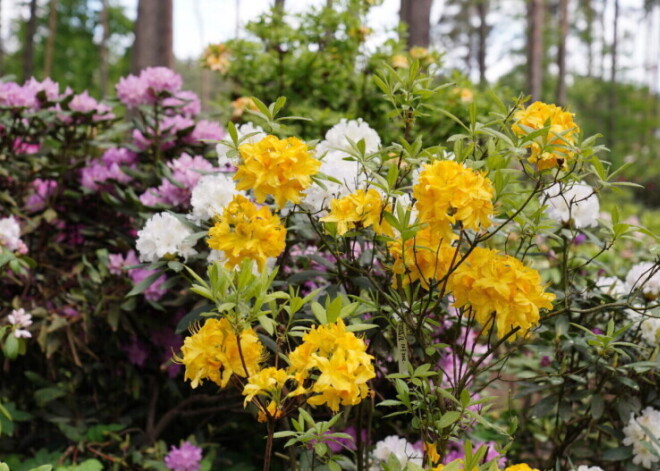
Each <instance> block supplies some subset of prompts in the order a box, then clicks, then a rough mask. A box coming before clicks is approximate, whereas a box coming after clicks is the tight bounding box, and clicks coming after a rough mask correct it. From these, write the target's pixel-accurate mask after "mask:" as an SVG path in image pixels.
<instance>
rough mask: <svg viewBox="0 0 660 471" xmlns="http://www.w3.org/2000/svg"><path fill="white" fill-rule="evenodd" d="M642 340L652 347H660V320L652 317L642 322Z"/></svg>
mask: <svg viewBox="0 0 660 471" xmlns="http://www.w3.org/2000/svg"><path fill="white" fill-rule="evenodd" d="M641 327H642V338H643V339H644V341H645V342H646V343H648V344H649V345H651V346H655V345H660V319H656V318H655V317H650V318H648V319H646V320H644V321H643V322H642V325H641Z"/></svg>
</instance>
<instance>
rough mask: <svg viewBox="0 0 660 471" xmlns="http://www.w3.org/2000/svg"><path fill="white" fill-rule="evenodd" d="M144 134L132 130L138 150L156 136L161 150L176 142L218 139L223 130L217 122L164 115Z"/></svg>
mask: <svg viewBox="0 0 660 471" xmlns="http://www.w3.org/2000/svg"><path fill="white" fill-rule="evenodd" d="M147 134H148V135H147V136H145V134H144V133H142V131H140V130H139V129H134V130H133V144H134V145H135V146H136V147H137V148H138V149H140V150H142V151H144V150H147V149H148V148H149V147H150V146H151V145H152V144H153V143H154V141H155V140H156V138H158V141H159V143H160V148H161V150H168V149H171V148H172V147H174V146H175V145H176V144H177V142H180V143H182V144H192V145H199V144H202V143H203V140H205V139H208V140H213V141H219V140H221V139H223V138H224V136H225V132H224V130H223V129H222V127H221V126H220V125H219V124H218V123H214V122H213V121H206V120H201V121H199V122H197V123H195V121H193V120H192V119H191V118H189V117H186V116H180V115H174V116H165V117H164V118H163V119H162V121H161V122H160V125H159V127H158V132H156V130H155V129H149V131H148V133H147Z"/></svg>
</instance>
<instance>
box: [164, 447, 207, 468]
mask: <svg viewBox="0 0 660 471" xmlns="http://www.w3.org/2000/svg"><path fill="white" fill-rule="evenodd" d="M201 461H202V449H201V448H200V447H198V446H195V445H193V444H192V443H189V442H183V444H182V445H181V446H180V447H179V448H176V447H175V446H174V445H172V449H171V450H170V452H169V453H168V454H167V456H166V457H165V466H167V467H168V468H169V469H171V470H172V471H199V467H200V462H201Z"/></svg>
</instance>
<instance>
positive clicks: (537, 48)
mask: <svg viewBox="0 0 660 471" xmlns="http://www.w3.org/2000/svg"><path fill="white" fill-rule="evenodd" d="M527 8H528V16H527V17H528V18H529V28H528V34H527V64H528V69H527V90H528V91H529V94H530V95H531V96H532V101H538V100H540V99H541V93H542V86H543V53H544V49H543V25H544V14H545V0H527Z"/></svg>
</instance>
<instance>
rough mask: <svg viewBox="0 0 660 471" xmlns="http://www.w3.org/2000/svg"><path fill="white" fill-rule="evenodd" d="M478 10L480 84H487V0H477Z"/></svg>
mask: <svg viewBox="0 0 660 471" xmlns="http://www.w3.org/2000/svg"><path fill="white" fill-rule="evenodd" d="M477 12H478V13H479V53H478V58H479V84H480V85H481V86H482V87H483V86H485V85H486V39H487V37H488V24H487V23H486V17H487V14H488V5H487V0H477Z"/></svg>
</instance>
